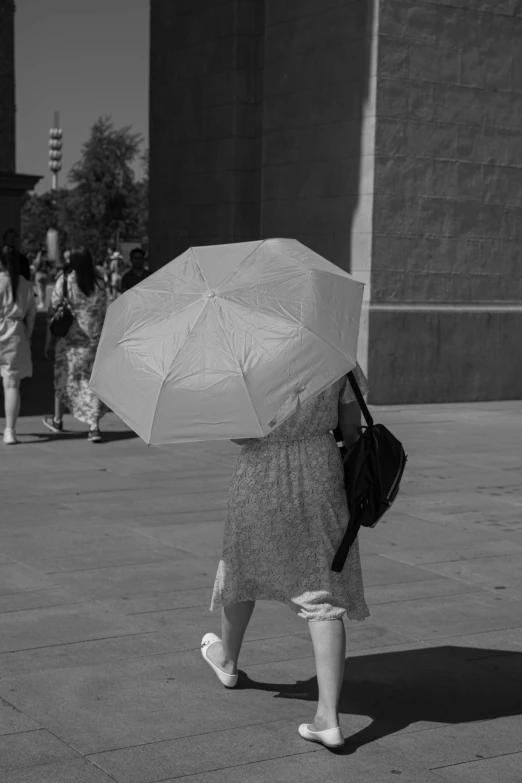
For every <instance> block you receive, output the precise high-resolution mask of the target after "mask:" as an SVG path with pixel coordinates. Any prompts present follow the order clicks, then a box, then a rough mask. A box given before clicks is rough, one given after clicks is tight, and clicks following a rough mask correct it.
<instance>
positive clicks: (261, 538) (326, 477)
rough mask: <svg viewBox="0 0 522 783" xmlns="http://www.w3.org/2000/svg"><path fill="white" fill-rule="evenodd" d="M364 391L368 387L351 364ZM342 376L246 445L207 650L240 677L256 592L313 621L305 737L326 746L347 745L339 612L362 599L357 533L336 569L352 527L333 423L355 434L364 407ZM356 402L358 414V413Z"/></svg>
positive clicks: (225, 673)
mask: <svg viewBox="0 0 522 783" xmlns="http://www.w3.org/2000/svg"><path fill="white" fill-rule="evenodd" d="M354 375H355V377H356V379H357V382H358V384H359V387H360V389H361V392H362V394H363V395H364V394H367V392H368V385H367V382H366V378H365V377H364V375H363V373H362V371H361V369H360V367H359V366H358V365H357V367H356V368H355V370H354ZM353 400H354V396H353V392H352V389H351V386H350V384H349V382H348V380H347V377H346V376H344V377H343V378H342V379H341V380H340V381H336V382H335V383H334V384H333V385H332V386H330V387H329V388H328V389H326V391H324V392H322V393H321V394H319V395H318V396H317V397H315V398H312V399H311V400H308V401H306V402H305V403H304V404H303V405H302V407H300V408H299V407H298V409H297V411H296V412H295V413H294V414H293V415H292V416H291V417H290V418H288V419H287V420H286V421H285V422H283V424H281V425H280V426H279V427H278V428H277V429H276V430H274V431H273V432H272V433H270V434H269V435H267V436H265V437H264V438H260V439H252V440H238V441H234V443H237V444H238V445H242V447H243V448H242V451H241V455H240V457H239V460H238V463H237V466H236V470H235V472H234V475H233V478H232V481H231V485H230V494H229V502H228V511H229V513H228V517H227V522H226V525H225V535H224V543H223V556H222V559H221V561H220V563H219V568H218V572H217V576H216V581H215V585H214V593H213V597H212V604H211V609H212V611H215V610H217V609H219V608H221V609H222V636H221V639H219V637H218V636H216V634H212V633H210V634H206V635H205V636H204V637H203V641H202V654H203V657H204V658H205V660H206V661H207V662H208V663H209V664H210V665H211V666H212V668H213V669H214V671H215V672H216V674H217V675H218V677H219V679H220V681H221V682H222V683H223V684H224V685H225V686H226V687H229V688H231V687H234V685H235V684H236V682H237V679H238V675H237V661H238V657H239V652H240V649H241V643H242V641H243V636H244V634H245V631H246V628H247V625H248V622H249V620H250V617H251V615H252V612H253V610H254V606H255V601H256V599H263V600H274V601H282V602H283V603H285V604H287V605H288V606H289V607H290V608H291V609H292V610H293V611H295V612H296V613H297V615H298V616H299V617H302V618H303V619H304V620H307V621H308V627H309V629H310V634H311V637H312V644H313V648H314V655H315V663H316V669H317V681H318V685H319V702H318V705H317V711H316V714H315V719H314V722H313V723H312V724H308V725H307V724H303V725H302V726H300V727H299V733H300V734H301V736H302V737H303V738H304V739H307V740H312V741H315V742H321V743H323V744H324V745H327V746H329V747H337V746H341V745H342V744H343V743H344V738H343V735H342V731H341V729H340V727H339V715H338V704H339V697H340V693H341V687H342V682H343V674H344V661H345V648H346V637H345V628H344V623H343V616H344V615H347V616H348V618H350V619H354V620H363V619H365V618H366V617H367V616H368V615H369V611H368V607H367V605H366V602H365V599H364V590H363V581H362V573H361V562H360V557H359V548H358V544H357V540H356V541H355V542H354V544H353V545H352V546H351V547H350V551H349V555H348V558H347V561H346V564H345V566H344V569H343V571H342V572H341V573H336V572H333V571H332V570H331V568H330V566H331V563H332V560H333V557H334V554H335V552H336V550H337V547H338V545H339V543H340V541H341V539H342V537H343V534H344V532H345V530H346V527H347V524H348V510H347V505H346V494H345V490H344V476H343V468H342V461H341V458H340V455H339V449H338V447H337V445H336V441H335V439H334V437H333V435H332V430H334V429H335V428H336V427H337V424H338V422H339V426H340V427H341V430H342V433H343V439H344V444H345V446H346V447H347V448H350V446H352V445H353V444H354V442H355V440H356V439H357V430H356V426H355V424H354V421H355V420H356V419H355V416H354V414H355V413H356V412H357V411H358V406H357V403H355V402H353ZM354 407H355V411H354Z"/></svg>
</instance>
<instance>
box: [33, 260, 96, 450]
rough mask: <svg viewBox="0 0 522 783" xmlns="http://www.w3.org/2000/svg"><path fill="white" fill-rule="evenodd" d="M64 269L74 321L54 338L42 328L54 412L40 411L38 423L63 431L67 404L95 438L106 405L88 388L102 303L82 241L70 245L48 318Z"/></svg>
mask: <svg viewBox="0 0 522 783" xmlns="http://www.w3.org/2000/svg"><path fill="white" fill-rule="evenodd" d="M64 274H67V302H68V305H69V308H70V310H71V312H72V314H73V316H74V321H73V323H72V326H71V328H70V329H69V331H68V333H67V334H66V336H65V337H60V338H58V339H56V340H55V339H54V338H53V336H52V334H51V332H50V330H49V329H48V331H47V340H46V347H45V353H46V356H47V357H50V356H51V354H52V353H53V350H54V391H55V412H54V416H45V418H44V419H43V423H44V425H45V426H46V427H47V429H48V430H50V431H51V432H53V433H55V434H59V433H61V432H63V412H64V409H66V408H67V409H68V410H69V411H70V412H71V413H72V415H73V416H74V417H75V418H76V419H78V421H81V422H84V423H85V424H88V425H89V433H88V440H89V441H90V442H92V443H99V442H100V441H101V440H102V437H101V433H100V427H99V423H100V419H101V418H102V416H103V415H104V414H105V413H106V412H107V411H108V410H109V409H108V408H107V406H105V405H104V404H103V403H102V402H101V400H99V399H98V397H96V395H95V394H93V392H92V391H91V390H90V389H89V380H90V377H91V372H92V367H93V364H94V359H95V357H96V349H97V347H98V342H99V339H100V335H101V331H102V327H103V322H104V319H105V312H106V310H107V306H108V298H107V293H106V290H105V286H104V284H103V280H102V279H101V278H100V277H99V275H98V274H97V272H96V269H95V267H94V263H93V259H92V256H91V254H90V252H89V251H88V250H87V249H86V248H84V247H80V248H76V249H73V250H71V251H70V259H69V264H68V267H67V269H66V270H64V272H62V273H61V274H60V275H59V276H58V278H57V280H56V283H55V286H54V289H53V293H52V296H51V306H50V311H49V318H52V315H53V314H54V313H55V312H56V310H57V309H58V307H59V306H60V305H61V303H62V302H63V299H64Z"/></svg>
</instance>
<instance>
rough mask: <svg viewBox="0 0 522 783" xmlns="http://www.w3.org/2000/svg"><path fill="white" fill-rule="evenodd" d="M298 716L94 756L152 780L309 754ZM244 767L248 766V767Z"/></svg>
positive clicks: (110, 767) (130, 780)
mask: <svg viewBox="0 0 522 783" xmlns="http://www.w3.org/2000/svg"><path fill="white" fill-rule="evenodd" d="M298 725H299V724H298V723H297V721H295V720H293V721H291V720H286V721H277V722H273V723H258V724H257V725H253V726H239V727H237V728H234V729H228V730H227V729H222V730H220V731H210V732H208V733H205V734H199V736H188V737H182V738H179V739H175V740H170V741H167V742H153V743H149V744H147V745H141V746H139V747H133V748H125V749H122V750H114V751H110V752H108V753H98V754H95V755H91V756H89V758H90V759H92V760H93V761H95V762H96V763H97V764H98V765H99V766H100V767H101V768H102V769H104V770H105V771H106V772H109V773H110V774H112V775H114V776H115V777H116V779H119V780H125V781H126V783H152V782H153V781H157V780H165V779H168V778H174V777H184V776H185V775H191V776H192V775H194V774H196V773H198V772H203V771H212V770H215V769H219V768H220V767H221V768H228V767H235V766H238V765H242V766H243V765H244V764H250V763H252V762H256V761H261V760H265V759H273V758H284V757H285V756H288V755H294V754H298V753H305V754H308V753H310V752H312V751H311V748H310V747H307V746H304V747H303V743H304V741H303V740H302V739H301V737H300V736H299V735H298V733H297V726H298ZM243 769H244V767H243Z"/></svg>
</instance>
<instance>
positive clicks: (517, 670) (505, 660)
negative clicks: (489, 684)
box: [476, 649, 522, 683]
mask: <svg viewBox="0 0 522 783" xmlns="http://www.w3.org/2000/svg"><path fill="white" fill-rule="evenodd" d="M476 663H477V664H478V665H479V666H480V667H481V668H482V669H484V670H485V671H488V672H491V673H492V674H501V675H502V676H503V677H510V678H511V679H513V680H516V681H517V682H519V683H520V682H522V649H521V650H520V652H509V653H507V654H504V655H488V656H487V657H486V656H485V657H484V658H481V659H480V660H478V661H476Z"/></svg>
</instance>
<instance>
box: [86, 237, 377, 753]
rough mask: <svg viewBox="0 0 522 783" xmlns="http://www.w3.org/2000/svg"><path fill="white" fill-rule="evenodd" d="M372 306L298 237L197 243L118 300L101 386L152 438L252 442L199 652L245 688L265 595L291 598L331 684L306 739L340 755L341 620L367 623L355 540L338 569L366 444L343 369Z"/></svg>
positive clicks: (246, 445) (99, 373)
mask: <svg viewBox="0 0 522 783" xmlns="http://www.w3.org/2000/svg"><path fill="white" fill-rule="evenodd" d="M362 298H363V284H362V283H360V282H357V281H356V280H354V279H353V278H352V277H351V275H349V274H348V273H347V272H345V271H343V270H341V269H339V267H337V266H335V265H334V264H331V263H330V262H329V261H327V260H326V259H324V258H323V257H322V256H319V255H318V254H317V253H315V252H314V251H312V250H310V249H309V248H306V247H305V246H304V245H302V244H301V243H300V242H297V241H296V240H293V239H278V238H274V239H266V240H256V241H253V242H244V243H233V244H229V245H216V246H205V247H196V248H189V249H188V250H187V251H185V253H182V254H181V255H180V256H178V258H175V259H173V260H172V261H170V262H169V263H168V264H166V265H165V266H164V267H162V269H160V270H158V271H157V272H155V273H154V275H152V276H151V277H150V278H149V279H148V280H147V281H144V282H143V283H142V284H141V285H139V286H136V287H135V288H133V289H132V291H129V292H128V293H127V294H125V297H122V299H120V300H118V301H116V302H115V303H114V304H113V305H112V306H111V309H110V312H109V315H108V322H107V324H106V328H105V329H104V338H103V339H102V341H101V343H100V347H99V349H98V353H97V356H96V362H95V364H94V367H93V373H92V377H91V382H90V387H91V389H93V391H95V392H96V393H97V394H99V396H100V398H101V399H103V400H104V402H105V403H106V404H107V405H109V406H110V407H111V409H112V410H114V412H115V413H118V414H119V415H121V417H122V418H123V420H124V421H126V423H127V424H128V425H129V426H131V427H132V428H133V429H134V431H135V432H137V433H138V434H139V435H140V436H141V437H143V439H144V440H145V441H146V442H147V443H153V444H157V445H161V444H164V443H176V442H186V441H205V440H219V439H223V438H227V439H230V438H232V439H234V442H235V443H237V444H239V445H241V446H242V451H241V454H240V456H239V459H238V462H237V464H236V468H235V470H234V473H233V476H232V480H231V484H230V490H229V498H228V514H227V520H226V524H225V534H224V541H223V550H222V557H221V559H220V562H219V566H218V570H217V575H216V579H215V584H214V591H213V596H212V602H211V610H213V611H216V610H219V609H221V610H222V635H221V638H219V637H218V636H217V635H216V634H205V636H204V637H203V640H202V643H201V651H202V654H203V657H204V659H205V661H206V662H207V663H208V664H209V665H210V666H211V667H212V669H213V670H214V672H215V673H216V674H217V676H218V678H219V680H220V681H221V682H222V683H223V684H224V685H225V686H226V687H229V688H231V687H234V686H235V684H236V683H237V680H238V675H237V662H238V656H239V652H240V648H241V643H242V641H243V636H244V633H245V630H246V627H247V625H248V622H249V620H250V617H251V614H252V611H253V609H254V604H255V601H256V600H271V601H280V602H282V603H285V604H286V605H287V606H289V607H290V608H291V609H292V610H293V611H294V612H296V613H297V615H298V616H299V617H301V618H302V619H304V620H307V621H308V624H309V628H310V633H311V636H312V642H313V648H314V654H315V660H316V667H317V679H318V683H319V703H318V706H317V711H316V715H315V719H314V722H313V723H311V724H309V725H308V724H303V725H302V726H301V727H300V728H299V732H300V734H301V736H302V737H303V738H305V739H307V740H313V741H316V742H322V743H323V744H324V745H328V746H332V747H337V746H339V745H342V744H343V736H342V732H341V729H340V727H339V716H338V704H339V696H340V690H341V684H342V680H343V671H344V655H345V631H344V624H343V617H344V615H347V616H348V617H349V618H351V619H354V620H363V619H364V618H365V617H367V616H368V614H369V612H368V607H367V606H366V603H365V600H364V591H363V583H362V576H361V563H360V558H359V550H358V546H357V542H355V543H354V544H352V546H351V547H350V551H349V555H348V558H347V560H346V563H345V566H344V568H343V570H342V571H341V572H337V571H332V570H331V565H332V561H333V559H334V555H335V553H336V551H337V549H338V547H339V544H340V543H341V540H342V539H343V536H344V533H345V531H346V528H347V525H348V510H347V502H346V494H345V488H344V470H343V464H342V460H341V457H340V454H339V449H338V447H337V443H336V439H335V438H334V437H333V434H332V432H333V430H334V429H336V428H337V426H338V423H339V424H340V427H341V429H342V432H343V439H344V442H345V445H346V446H347V447H349V446H351V445H352V444H353V443H354V442H355V440H356V437H357V431H356V427H355V426H354V424H353V422H354V421H356V415H354V414H358V411H357V410H355V411H354V410H353V407H354V406H355V407H357V406H356V403H354V402H353V399H354V398H353V394H352V389H351V386H350V384H349V381H348V378H347V375H346V373H347V371H348V370H349V369H350V368H352V367H354V365H355V364H356V361H355V356H356V352H357V340H358V331H359V320H360V313H361V308H362ZM354 375H355V377H356V379H357V381H358V384H359V387H360V389H361V391H362V393H363V394H366V393H367V391H368V387H367V383H366V378H365V377H364V375H363V373H362V371H361V369H360V367H359V366H358V365H357V366H356V367H355V370H354ZM148 401H150V404H148ZM237 438H241V440H237Z"/></svg>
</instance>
